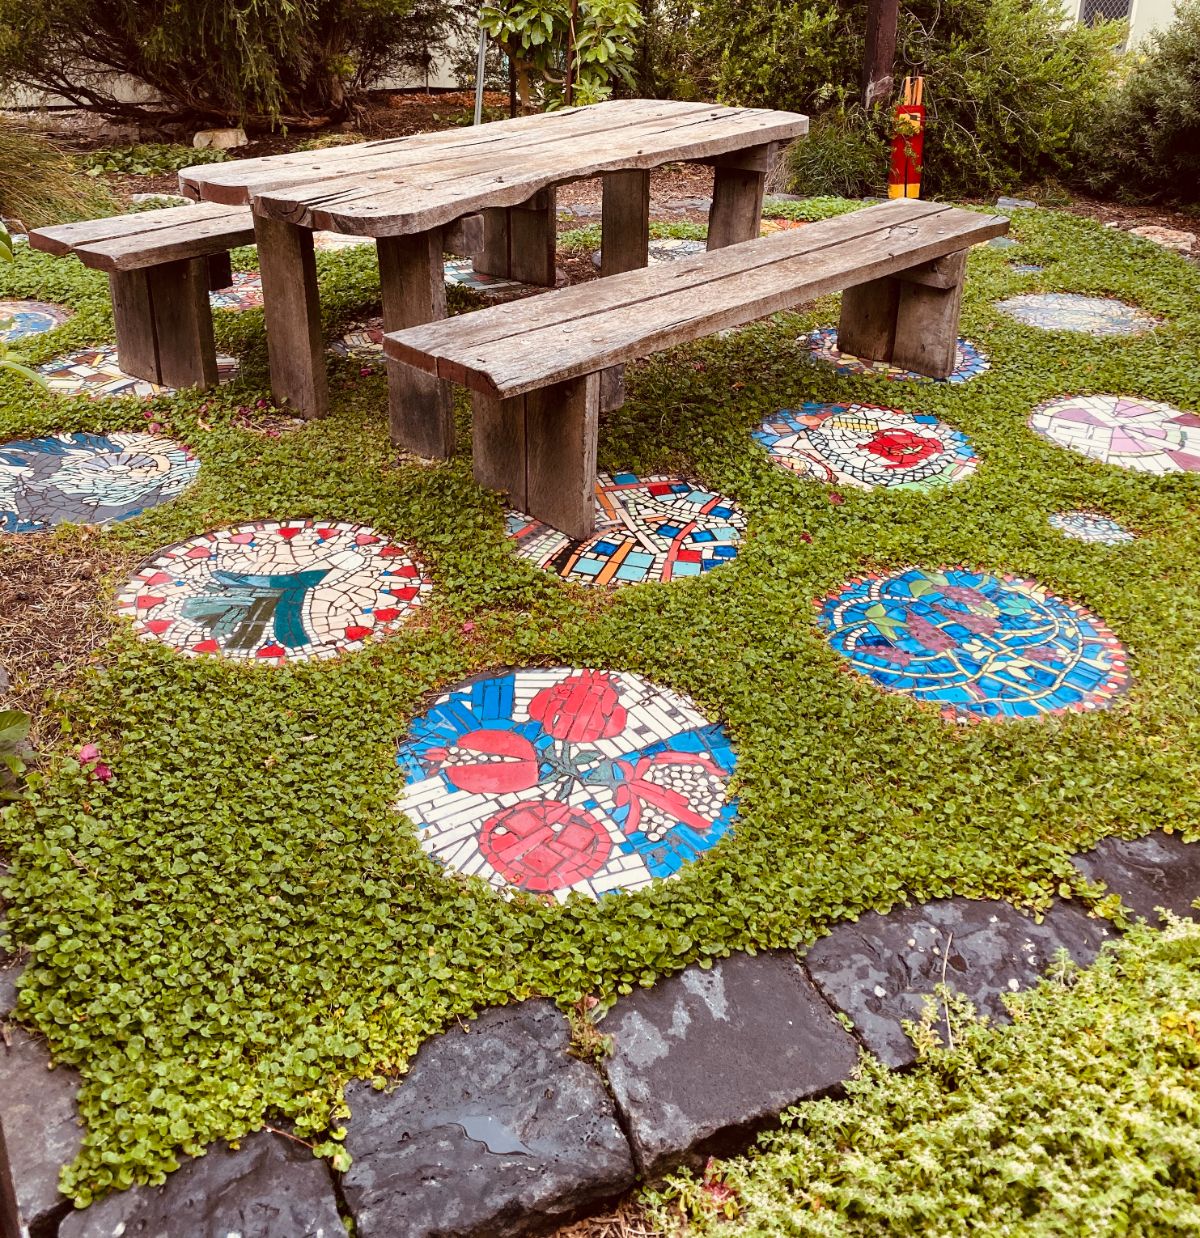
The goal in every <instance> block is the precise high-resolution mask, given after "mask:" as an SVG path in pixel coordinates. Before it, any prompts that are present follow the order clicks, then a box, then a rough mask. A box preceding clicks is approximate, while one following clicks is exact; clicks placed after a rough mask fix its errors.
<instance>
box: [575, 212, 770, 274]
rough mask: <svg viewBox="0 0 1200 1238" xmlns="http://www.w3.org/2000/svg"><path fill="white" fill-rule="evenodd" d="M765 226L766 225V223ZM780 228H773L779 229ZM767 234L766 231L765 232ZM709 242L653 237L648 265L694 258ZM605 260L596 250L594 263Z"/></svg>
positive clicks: (704, 251)
mask: <svg viewBox="0 0 1200 1238" xmlns="http://www.w3.org/2000/svg"><path fill="white" fill-rule="evenodd" d="M770 222H772V223H782V222H783V221H781V220H771V221H770ZM764 227H765V225H764ZM777 230H778V229H772V231H777ZM764 235H765V232H764ZM707 251H708V242H707V241H698V240H693V239H691V238H688V237H677V236H667V237H662V238H660V239H658V240H656V239H655V238H653V237H651V238H650V244H649V246H648V247H647V250H646V265H647V266H652V267H653V266H658V265H660V264H661V263H663V262H678V261H679V259H681V258H694V257H695V256H696V255H697V254H703V253H707ZM602 261H603V252H602V251H601V250H599V249H598V250H596V251H595V253H593V254H592V265H593V266H594V267H596V268H597V269H599V267H600V264H601V262H602Z"/></svg>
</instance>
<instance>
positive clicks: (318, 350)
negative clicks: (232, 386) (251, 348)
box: [254, 215, 329, 418]
mask: <svg viewBox="0 0 1200 1238" xmlns="http://www.w3.org/2000/svg"><path fill="white" fill-rule="evenodd" d="M254 239H255V243H256V244H257V245H258V269H259V272H260V273H261V275H262V286H263V314H264V316H265V318H266V325H267V355H268V357H269V358H270V362H271V392H272V394H273V395H274V397H275V399H276V400H277V401H278V402H279V403H280V404H287V405H290V406H291V407H292V408H294V409H295V410H296V411H297V412H298V413H299V414H300V415H301V416H302V417H306V418H312V417H323V416H325V414H326V413H327V412H328V411H329V383H328V376H327V374H326V372H325V339H324V334H323V332H322V330H321V299H320V293H319V292H318V290H317V263H316V258H315V256H314V254H313V238H312V232H311V231H310V230H309V229H308V228H300V227H297V225H295V224H290V223H286V222H285V221H284V220H281V219H267V218H265V217H264V216H262V215H255V216H254Z"/></svg>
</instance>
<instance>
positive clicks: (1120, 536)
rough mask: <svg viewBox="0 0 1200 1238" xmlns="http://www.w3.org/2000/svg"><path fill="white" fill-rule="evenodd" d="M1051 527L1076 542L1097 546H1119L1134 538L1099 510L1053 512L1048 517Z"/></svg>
mask: <svg viewBox="0 0 1200 1238" xmlns="http://www.w3.org/2000/svg"><path fill="white" fill-rule="evenodd" d="M1049 520H1050V526H1051V528H1054V529H1057V530H1058V531H1059V532H1060V533H1062V534H1063V535H1064V536H1066V537H1071V538H1074V539H1075V541H1077V542H1090V543H1092V544H1093V545H1098V546H1121V545H1125V544H1126V543H1128V542H1132V541H1133V540H1134V536H1135V535H1134V534H1132V533H1130V532H1129V530H1128V529H1123V528H1122V527H1121V526H1120V525H1119V524H1118V523H1117V522H1116V521H1115V520H1112V519H1110V518H1109V517H1108V516H1105V515H1103V514H1102V513H1100V512H1088V511H1079V512H1055V513H1054V515H1052V516H1050V517H1049Z"/></svg>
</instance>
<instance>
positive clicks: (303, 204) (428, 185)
mask: <svg viewBox="0 0 1200 1238" xmlns="http://www.w3.org/2000/svg"><path fill="white" fill-rule="evenodd" d="M807 128H808V121H807V118H806V117H804V116H801V115H799V114H798V113H792V112H771V111H764V110H762V109H753V108H705V109H704V110H703V111H702V112H700V113H698V114H694V115H692V116H689V117H685V118H683V119H673V120H658V121H654V122H650V123H649V124H644V125H630V126H627V127H625V128H622V129H619V130H617V131H616V132H615V133H606V134H605V138H604V141H603V142H583V141H580V140H579V139H578V138H571V139H569V140H562V141H557V140H556V141H548V142H526V143H523V144H522V145H520V146H511V145H502V146H497V147H495V148H492V149H489V150H487V151H486V152H484V153H482V154H477V155H473V156H470V157H466V156H463V155H461V154H459V155H455V156H454V157H452V158H444V159H441V160H439V161H433V162H427V161H422V162H421V163H419V164H413V165H409V166H405V167H400V168H394V169H391V170H389V171H387V172H377V173H371V174H369V175H366V174H364V175H359V174H355V175H352V176H340V177H334V178H332V179H329V180H326V181H318V182H315V183H311V184H305V185H289V186H285V187H282V188H277V189H270V190H265V191H259V192H256V193H255V194H254V209H255V212H256V213H258V214H261V215H266V216H268V217H270V218H276V219H286V220H287V221H288V222H289V223H295V224H299V225H300V226H301V227H308V228H332V229H334V230H336V231H339V232H347V233H352V234H355V235H360V236H393V235H403V234H404V233H407V232H421V231H425V230H427V229H429V228H434V227H439V226H441V225H443V224H446V223H449V222H450V221H451V220H453V219H455V218H457V217H458V216H459V215H461V214H463V213H464V212H467V211H473V210H479V209H483V208H486V207H508V206H515V205H517V204H518V203H520V202H523V201H525V200H527V199H528V198H530V197H532V196H533V194H535V193H537V192H538V191H540V190H542V189H547V188H549V187H551V186H553V185H558V184H562V183H564V182H567V181H572V180H580V179H583V178H585V177H589V176H595V175H598V174H600V173H603V172H613V171H621V170H626V169H649V168H654V167H659V166H661V165H662V164H664V163H670V162H672V161H675V160H679V159H692V160H702V159H705V158H714V157H718V156H721V155H724V154H729V153H730V152H733V151H738V150H742V149H744V148H746V147H758V146H762V145H765V144H768V143H771V142H787V141H790V140H791V139H792V138H794V137H797V136H799V135H801V134H803V133H804V132H806V131H807Z"/></svg>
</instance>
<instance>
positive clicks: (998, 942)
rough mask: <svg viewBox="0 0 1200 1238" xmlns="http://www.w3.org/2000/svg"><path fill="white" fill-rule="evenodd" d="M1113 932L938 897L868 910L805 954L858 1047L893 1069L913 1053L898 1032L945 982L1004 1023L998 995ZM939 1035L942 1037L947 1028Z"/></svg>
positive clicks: (1073, 912)
mask: <svg viewBox="0 0 1200 1238" xmlns="http://www.w3.org/2000/svg"><path fill="white" fill-rule="evenodd" d="M1112 936H1113V930H1112V928H1111V926H1110V925H1108V924H1107V922H1105V921H1101V920H1094V919H1090V918H1089V917H1088V916H1087V915H1086V914H1085V913H1084V912H1083V911H1082V910H1080V909H1079V908H1077V907H1074V906H1072V905H1070V904H1068V903H1064V902H1062V901H1061V900H1059V901H1056V902H1055V903H1054V905H1053V906H1052V907H1051V908H1050V910H1049V911H1048V912H1047V913H1046V916H1045V918H1044V919H1043V921H1042V923H1041V924H1037V923H1035V922H1034V920H1033V919H1032V918H1031V917H1029V916H1025V915H1022V914H1021V913H1020V912H1019V911H1017V910H1016V908H1014V907H1012V906H1010V905H1009V904H1008V903H1003V902H999V901H991V900H973V899H966V898H952V899H936V900H934V901H933V902H929V903H923V904H921V905H920V906H916V907H906V908H893V910H892V911H891V912H889V913H888V915H886V916H883V915H879V914H878V913H876V912H871V913H869V914H868V915H865V916H863V917H862V919H860V920H857V921H855V922H853V923H847V924H839V925H838V926H837V927H836V928H835V929H834V930H833V932H832V933H830V934H829V936H828V937H824V938H822V939H821V940H820V941H819V942H817V944H816V945H815V946H813V947H812V949H811V950H810V951H809V952H808V954H807V955H805V957H804V965H805V967H806V968H807V970H808V973H809V975H810V976H812V978H813V980H814V981H815V982H816V984H817V986H818V987H819V988H820V990H821V991H822V992H823V993H824V994H825V996H826V997H827V998H828V999H829V1001H830V1002H831V1003H832V1004H833V1005H834V1006H836V1007H837V1008H838V1009H839V1010H841V1011H843V1012H844V1013H845V1014H847V1015H849V1016H850V1018H851V1019H853V1020H854V1025H855V1027H856V1029H857V1031H858V1034H859V1035H860V1037H861V1038H862V1040H863V1043H864V1044H865V1045H866V1046H867V1048H868V1049H870V1050H871V1052H872V1053H874V1054H876V1055H877V1056H878V1057H879V1058H880V1059H881V1060H882V1061H883V1062H885V1063H886V1064H887V1065H888V1066H891V1067H900V1066H907V1065H909V1064H910V1063H911V1062H913V1061H915V1060H916V1051H915V1050H914V1049H913V1046H912V1043H911V1041H910V1040H909V1039H908V1037H907V1036H906V1035H905V1033H904V1029H903V1027H902V1026H901V1021H902V1020H906V1019H908V1020H914V1021H915V1020H917V1019H919V1018H920V1017H921V1010H922V1007H923V1005H924V998H925V995H926V994H928V993H932V992H933V991H934V989H935V988H936V987H937V986H938V985H939V984H941V983H942V981H943V979H944V980H945V983H946V984H947V985H948V986H949V987H950V988H951V989H953V990H955V991H956V992H958V993H962V994H964V995H965V996H966V997H968V998H969V999H970V1000H971V1001H972V1002H973V1003H974V1005H975V1008H976V1010H977V1011H978V1012H979V1013H980V1014H986V1015H988V1016H990V1017H991V1018H992V1019H993V1020H994V1021H995V1022H1007V1021H1008V1015H1007V1013H1006V1011H1005V1009H1004V1005H1003V1002H1002V1001H1001V995H1002V994H1004V993H1011V992H1015V991H1017V990H1018V989H1022V988H1028V987H1030V986H1031V985H1033V984H1035V983H1036V982H1037V980H1038V978H1039V976H1040V975H1041V974H1042V972H1043V971H1044V970H1045V968H1046V967H1047V966H1048V965H1049V964H1050V963H1051V962H1052V961H1053V960H1054V957H1055V955H1056V954H1057V952H1058V950H1059V949H1060V948H1061V949H1065V950H1066V951H1067V952H1068V954H1070V956H1071V958H1072V959H1074V960H1075V962H1076V963H1079V964H1081V965H1083V964H1087V963H1090V962H1091V961H1092V960H1093V959H1094V958H1095V957H1096V955H1097V954H1098V953H1099V951H1100V947H1101V946H1102V945H1103V943H1104V942H1105V941H1107V940H1108V939H1109V938H1110V937H1112ZM938 1027H939V1031H940V1033H941V1035H942V1037H943V1040H945V1036H946V1028H945V1024H944V1021H939V1024H938Z"/></svg>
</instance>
